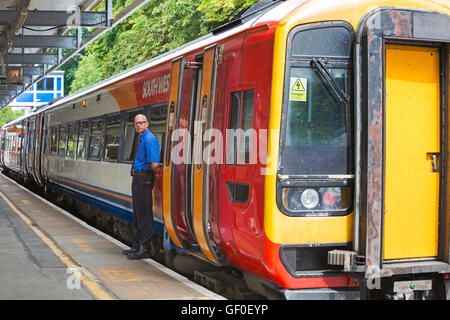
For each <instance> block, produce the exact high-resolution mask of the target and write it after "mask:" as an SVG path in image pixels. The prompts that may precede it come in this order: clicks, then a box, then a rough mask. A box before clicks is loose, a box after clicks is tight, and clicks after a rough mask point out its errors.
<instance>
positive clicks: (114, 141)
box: [105, 114, 120, 161]
mask: <svg viewBox="0 0 450 320" xmlns="http://www.w3.org/2000/svg"><path fill="white" fill-rule="evenodd" d="M105 140H106V146H105V160H110V161H113V160H117V159H118V158H119V142H120V114H115V115H112V116H108V117H107V119H106V139H105Z"/></svg>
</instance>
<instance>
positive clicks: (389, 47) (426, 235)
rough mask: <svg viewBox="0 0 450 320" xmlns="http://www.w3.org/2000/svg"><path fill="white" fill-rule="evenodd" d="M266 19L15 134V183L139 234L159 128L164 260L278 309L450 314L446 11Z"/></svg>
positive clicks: (158, 211)
mask: <svg viewBox="0 0 450 320" xmlns="http://www.w3.org/2000/svg"><path fill="white" fill-rule="evenodd" d="M263 4H264V6H258V7H253V12H252V9H250V11H248V12H247V16H246V14H245V13H244V14H243V15H242V16H240V17H239V18H238V19H236V20H234V21H233V22H231V23H230V24H228V25H225V26H224V27H222V28H220V29H218V30H215V31H214V32H213V33H212V34H210V35H208V36H206V37H203V38H201V39H199V40H197V41H195V42H193V43H190V44H187V45H185V46H183V47H181V48H179V49H176V50H174V51H172V52H169V53H167V54H165V55H163V56H161V57H158V58H155V59H153V60H151V61H149V62H148V63H145V64H143V65H140V66H138V67H136V68H133V69H132V70H130V71H127V72H125V73H123V74H121V75H118V76H116V77H113V78H111V79H108V80H105V81H103V82H102V83H99V84H98V85H95V86H93V87H91V88H88V89H86V90H83V91H82V92H80V93H77V94H75V95H72V96H69V97H65V98H63V99H61V100H59V101H56V102H55V103H53V104H51V105H49V106H47V107H45V108H42V109H40V110H39V111H37V112H35V113H34V114H32V115H31V116H29V117H26V118H24V119H19V120H17V121H16V122H13V123H12V124H9V125H7V126H5V128H4V129H5V131H4V133H3V140H4V141H5V142H4V143H3V146H4V149H3V156H2V161H4V167H5V168H7V169H8V170H12V171H14V172H16V173H17V174H18V175H19V176H20V177H21V178H22V179H25V180H32V181H35V182H36V183H37V184H39V185H41V186H42V187H43V188H46V189H53V190H54V191H59V192H63V193H64V194H66V195H69V199H71V198H72V197H73V198H78V199H81V200H83V201H84V202H87V203H89V204H90V205H93V206H95V207H98V208H101V209H102V210H104V211H105V212H108V213H109V214H111V217H114V218H111V219H107V221H105V223H106V224H107V223H111V225H112V227H113V228H115V229H117V230H119V231H123V229H122V221H131V220H132V213H131V195H130V185H131V178H130V175H129V172H130V166H131V161H132V159H133V152H134V148H135V146H136V135H135V132H134V128H133V119H134V116H135V115H136V114H137V113H145V114H146V115H147V116H148V118H149V122H150V130H151V131H152V132H153V133H154V134H155V135H156V136H157V138H158V140H159V142H160V145H161V155H162V156H161V159H162V160H163V162H162V163H161V164H160V167H161V171H160V175H159V179H158V181H157V184H156V186H155V188H154V191H153V197H154V212H153V214H154V216H155V226H156V228H155V231H156V234H157V235H160V236H161V237H162V236H164V240H165V242H164V243H165V248H166V250H168V249H171V250H172V249H175V250H177V251H179V252H183V253H190V254H194V255H196V256H198V257H201V258H202V259H204V260H207V261H209V262H210V263H211V264H214V265H218V266H233V267H235V268H237V269H239V270H241V271H243V275H244V279H245V281H246V282H247V284H248V285H249V287H251V288H252V289H253V290H255V291H257V292H259V293H260V294H262V295H265V296H267V297H273V293H275V292H277V293H282V294H283V295H284V297H286V298H298V299H303V298H307V299H308V298H309V299H310V298H317V299H322V298H324V299H341V298H342V299H353V298H359V297H360V295H361V294H362V297H363V298H367V297H369V298H370V297H372V298H373V297H381V295H376V294H378V293H380V294H383V297H386V296H387V297H390V298H402V297H403V298H405V297H409V298H411V297H413V298H414V297H415V298H417V297H422V298H430V297H432V298H447V299H449V297H450V292H449V290H450V283H449V278H448V274H449V272H450V268H449V262H450V260H449V227H448V225H449V221H450V216H449V210H448V205H447V203H448V195H447V181H448V179H447V174H446V172H447V167H448V161H447V156H446V155H447V150H448V142H447V141H448V137H447V134H448V130H447V128H448V125H447V124H448V121H447V116H448V114H447V111H446V110H447V105H448V83H449V81H448V79H449V78H448V77H449V70H448V65H449V56H448V52H449V51H448V49H449V45H448V44H449V43H450V37H449V35H450V33H449V32H448V31H449V28H450V18H449V13H450V8H449V7H448V4H446V2H445V1H439V0H434V1H431V0H430V1H426V0H401V1H371V0H364V1H351V0H341V1H334V2H332V3H330V2H328V1H320V0H309V1H296V0H291V1H276V2H271V1H267V2H266V3H263ZM22 128H23V129H22ZM22 130H23V131H22ZM8 132H9V133H8ZM14 132H15V133H14ZM13 140H14V141H16V142H18V143H19V144H18V146H21V148H20V150H19V151H17V149H14V147H13V145H14V143H13ZM13 150H15V151H13ZM6 154H11V156H8V157H6V156H5V155H6ZM13 155H14V156H13ZM13 158H14V159H16V160H14V161H18V166H14V165H13V162H14V161H13V160H11V159H13ZM124 233H126V232H124ZM408 286H409V287H408ZM412 286H413V287H414V288H412Z"/></svg>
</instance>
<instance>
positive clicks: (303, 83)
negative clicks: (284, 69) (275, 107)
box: [289, 77, 308, 102]
mask: <svg viewBox="0 0 450 320" xmlns="http://www.w3.org/2000/svg"><path fill="white" fill-rule="evenodd" d="M307 88H308V79H307V78H296V77H294V78H291V86H290V93H289V100H290V101H300V102H306V99H307V98H308V97H307Z"/></svg>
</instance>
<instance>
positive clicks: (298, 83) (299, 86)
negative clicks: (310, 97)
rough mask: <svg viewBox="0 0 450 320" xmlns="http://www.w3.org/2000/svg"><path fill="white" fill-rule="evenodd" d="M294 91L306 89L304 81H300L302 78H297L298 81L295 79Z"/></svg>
mask: <svg viewBox="0 0 450 320" xmlns="http://www.w3.org/2000/svg"><path fill="white" fill-rule="evenodd" d="M292 91H300V92H301V91H305V87H304V86H303V83H302V82H301V81H300V79H297V81H295V84H294V86H293V87H292Z"/></svg>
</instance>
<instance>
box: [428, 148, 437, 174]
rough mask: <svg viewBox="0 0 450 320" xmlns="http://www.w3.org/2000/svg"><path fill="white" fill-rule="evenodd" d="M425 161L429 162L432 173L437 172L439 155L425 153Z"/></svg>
mask: <svg viewBox="0 0 450 320" xmlns="http://www.w3.org/2000/svg"><path fill="white" fill-rule="evenodd" d="M427 159H428V160H430V161H431V169H432V170H433V171H432V172H439V153H438V152H429V153H427Z"/></svg>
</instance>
